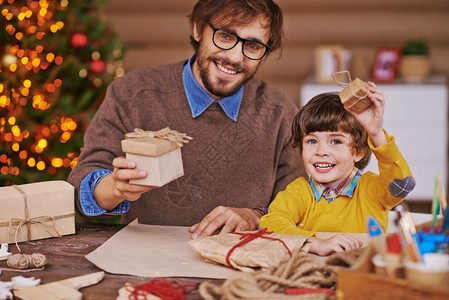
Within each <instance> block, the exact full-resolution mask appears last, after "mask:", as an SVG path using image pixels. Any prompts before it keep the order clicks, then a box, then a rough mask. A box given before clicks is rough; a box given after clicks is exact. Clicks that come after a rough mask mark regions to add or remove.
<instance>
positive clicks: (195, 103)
mask: <svg viewBox="0 0 449 300" xmlns="http://www.w3.org/2000/svg"><path fill="white" fill-rule="evenodd" d="M195 57H196V56H195V55H192V56H191V57H190V59H189V61H188V62H187V63H186V64H185V66H184V70H183V82H184V89H185V92H186V96H187V101H188V102H189V106H190V111H191V112H192V117H193V118H196V117H198V116H200V115H201V114H202V113H203V112H204V111H206V110H207V108H208V107H209V106H210V105H211V104H212V103H213V102H214V101H217V102H218V103H219V104H220V106H221V108H222V109H223V111H224V112H225V113H226V115H227V116H228V117H229V118H230V119H231V120H233V121H237V117H238V113H239V109H240V103H241V102H242V97H243V89H244V87H243V86H242V87H241V88H240V89H239V90H238V91H237V93H235V94H234V95H232V96H229V97H226V98H222V99H218V100H215V99H214V98H212V96H211V95H209V94H208V93H207V92H206V91H205V90H204V89H203V88H202V87H201V85H200V84H199V83H198V81H197V80H196V78H195V76H194V75H193V72H192V67H191V66H192V62H193V61H194V60H195ZM111 173H112V171H111V170H106V169H99V170H95V171H92V172H91V173H90V174H89V175H87V176H86V177H85V178H84V179H83V181H82V182H81V186H80V204H81V208H82V210H83V211H84V213H85V214H86V215H87V216H99V215H102V214H104V213H106V212H107V211H106V210H105V209H103V208H102V207H100V206H99V205H98V204H97V202H96V201H95V199H94V190H95V187H96V186H97V184H98V183H99V182H100V181H101V179H103V177H104V176H106V175H108V174H111ZM129 206H130V204H129V201H128V200H124V201H123V202H121V203H120V204H119V205H117V206H116V207H115V208H114V209H113V210H111V211H109V212H107V213H109V214H123V213H126V212H127V211H128V210H129Z"/></svg>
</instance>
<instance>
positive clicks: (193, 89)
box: [183, 54, 244, 121]
mask: <svg viewBox="0 0 449 300" xmlns="http://www.w3.org/2000/svg"><path fill="white" fill-rule="evenodd" d="M195 57H196V56H195V54H194V55H192V56H191V57H190V59H189V61H188V62H187V64H186V65H185V66H184V71H183V81H184V89H185V91H186V96H187V101H188V102H189V106H190V111H191V112H192V116H193V117H194V118H196V117H198V116H199V115H201V114H202V113H203V112H204V111H205V110H206V109H207V108H208V107H209V106H210V105H211V104H212V103H213V102H214V101H217V102H218V104H220V106H221V108H222V109H223V111H224V112H225V113H226V115H227V116H228V117H229V118H230V119H231V120H233V121H237V117H238V113H239V108H240V103H241V102H242V96H243V89H244V87H243V85H242V87H241V88H240V89H239V90H238V91H237V93H235V94H234V95H232V96H229V97H226V98H221V99H218V100H215V99H214V98H212V96H211V95H209V94H208V93H207V92H206V91H205V90H204V89H203V87H202V86H201V85H200V84H199V83H198V81H197V80H196V78H195V76H194V75H193V72H192V67H191V66H192V62H193V61H195Z"/></svg>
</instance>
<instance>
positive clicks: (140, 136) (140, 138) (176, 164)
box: [121, 127, 191, 187]
mask: <svg viewBox="0 0 449 300" xmlns="http://www.w3.org/2000/svg"><path fill="white" fill-rule="evenodd" d="M125 136H126V139H124V140H122V142H121V144H122V151H123V152H125V153H126V158H127V159H131V160H133V161H134V162H135V163H136V164H137V166H136V169H140V170H145V171H146V172H147V177H145V178H142V179H133V180H130V181H129V182H130V183H132V184H139V185H149V186H158V187H161V186H163V185H165V184H167V183H169V182H170V181H173V180H175V179H177V178H179V177H181V176H183V175H184V168H183V166H182V157H181V146H182V144H183V143H186V142H187V140H186V139H191V138H190V137H187V136H186V135H185V134H182V133H179V132H177V131H175V130H171V129H170V128H168V127H167V128H164V129H161V130H159V131H143V130H141V129H136V130H135V131H134V132H131V133H128V134H126V135H125Z"/></svg>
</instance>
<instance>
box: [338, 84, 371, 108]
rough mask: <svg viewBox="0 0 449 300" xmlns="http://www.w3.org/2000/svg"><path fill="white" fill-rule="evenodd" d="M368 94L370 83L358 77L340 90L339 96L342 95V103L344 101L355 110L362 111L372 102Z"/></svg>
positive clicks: (345, 104) (344, 103)
mask: <svg viewBox="0 0 449 300" xmlns="http://www.w3.org/2000/svg"><path fill="white" fill-rule="evenodd" d="M368 94H369V88H368V84H367V83H366V82H364V81H363V80H361V79H359V78H356V79H354V80H353V81H351V82H350V83H349V84H348V86H346V87H345V88H344V89H343V90H342V91H341V92H339V93H338V96H340V100H341V103H343V105H344V106H346V107H348V108H350V109H352V110H353V111H355V112H358V113H361V112H362V111H364V110H365V109H367V108H368V107H369V106H370V105H371V104H372V102H371V100H370V99H369V98H368Z"/></svg>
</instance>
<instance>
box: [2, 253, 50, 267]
mask: <svg viewBox="0 0 449 300" xmlns="http://www.w3.org/2000/svg"><path fill="white" fill-rule="evenodd" d="M6 263H7V264H8V266H9V267H10V268H13V269H20V270H25V269H30V268H42V267H44V266H45V264H46V263H47V257H46V256H45V255H43V254H41V253H33V254H31V255H29V254H14V255H11V256H10V257H8V260H7V262H6Z"/></svg>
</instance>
